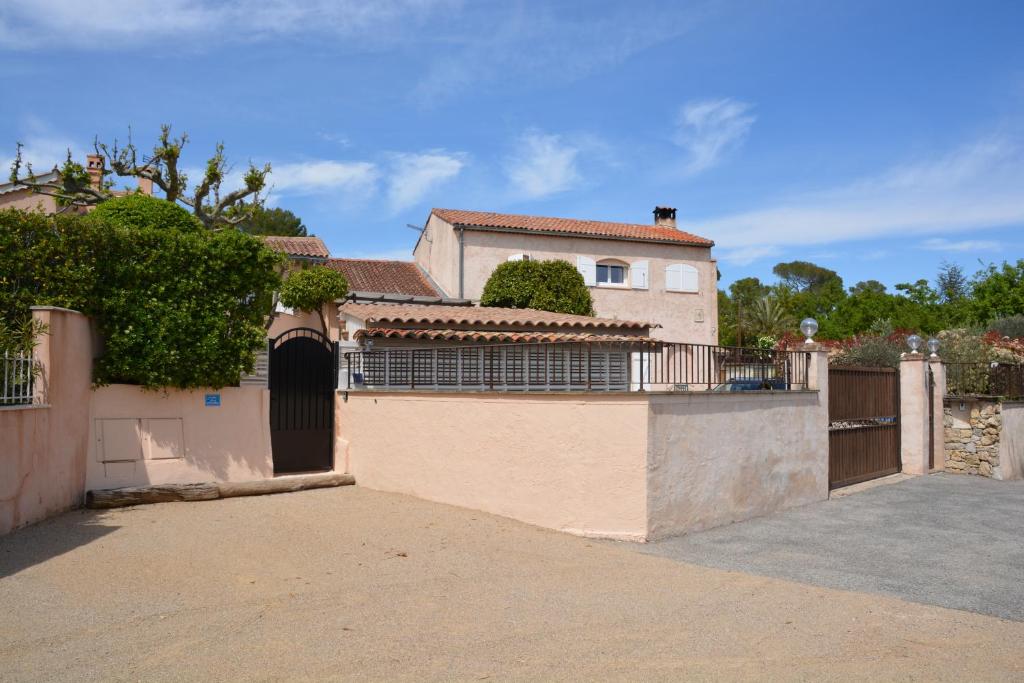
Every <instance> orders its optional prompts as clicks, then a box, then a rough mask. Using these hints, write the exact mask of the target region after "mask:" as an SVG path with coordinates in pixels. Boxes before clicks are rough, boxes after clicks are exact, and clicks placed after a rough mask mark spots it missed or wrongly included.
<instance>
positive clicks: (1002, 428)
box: [943, 397, 1024, 479]
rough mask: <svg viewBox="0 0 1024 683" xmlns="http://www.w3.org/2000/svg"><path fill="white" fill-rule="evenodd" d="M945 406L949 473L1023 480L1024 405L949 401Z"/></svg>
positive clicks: (1008, 402) (966, 398)
mask: <svg viewBox="0 0 1024 683" xmlns="http://www.w3.org/2000/svg"><path fill="white" fill-rule="evenodd" d="M944 404H945V405H944V416H943V425H944V427H945V430H944V434H945V456H946V457H945V461H946V462H945V465H946V467H945V469H946V471H947V472H950V473H953V474H978V475H981V476H983V477H992V478H993V479H1020V478H1022V476H1024V403H1022V402H1020V401H1005V402H1002V401H998V400H994V399H985V398H975V397H962V398H961V397H950V398H947V399H946V400H945V402H944Z"/></svg>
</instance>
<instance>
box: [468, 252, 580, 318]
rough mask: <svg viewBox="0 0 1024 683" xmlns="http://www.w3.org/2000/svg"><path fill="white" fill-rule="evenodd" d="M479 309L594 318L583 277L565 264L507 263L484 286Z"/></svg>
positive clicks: (543, 262)
mask: <svg viewBox="0 0 1024 683" xmlns="http://www.w3.org/2000/svg"><path fill="white" fill-rule="evenodd" d="M480 305H481V306H496V307H502V308H534V309H537V310H540V311H553V312H556V313H573V314H576V315H594V304H593V301H592V300H591V298H590V290H589V289H587V285H586V283H584V281H583V276H582V275H580V274H579V271H577V270H576V269H575V268H574V267H573V266H572V264H570V263H568V262H567V261H508V262H506V263H502V264H501V265H499V266H498V267H497V268H495V269H494V272H493V273H491V277H490V278H489V279H488V280H487V284H486V285H484V291H483V295H482V296H481V298H480Z"/></svg>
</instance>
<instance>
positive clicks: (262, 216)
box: [237, 207, 307, 237]
mask: <svg viewBox="0 0 1024 683" xmlns="http://www.w3.org/2000/svg"><path fill="white" fill-rule="evenodd" d="M237 227H238V229H239V230H241V231H242V232H246V233H249V234H250V235H284V236H287V237H305V236H306V234H307V233H306V226H305V225H303V224H302V219H301V218H299V217H298V216H296V215H295V214H294V213H292V212H291V211H289V210H288V209H281V208H276V207H275V208H273V209H268V208H265V207H255V208H253V209H250V210H248V215H247V216H246V217H245V218H244V219H243V220H242V221H241V222H240V223H238V226H237Z"/></svg>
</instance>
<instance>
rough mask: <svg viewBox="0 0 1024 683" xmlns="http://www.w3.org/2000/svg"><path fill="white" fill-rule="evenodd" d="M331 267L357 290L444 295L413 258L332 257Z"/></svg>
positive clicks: (350, 287) (330, 260)
mask: <svg viewBox="0 0 1024 683" xmlns="http://www.w3.org/2000/svg"><path fill="white" fill-rule="evenodd" d="M326 265H327V267H328V268H333V269H334V270H337V271H340V272H342V273H343V274H344V275H345V279H346V280H348V288H349V290H350V291H353V292H376V293H382V294H406V295H409V296H429V297H440V296H441V292H438V291H437V289H435V288H434V286H433V285H432V284H431V283H430V281H429V280H428V279H427V277H426V275H424V274H423V271H422V270H420V267H419V266H418V265H416V264H415V263H414V262H412V261H384V260H376V259H355V258H332V259H329V260H328V261H327V264H326Z"/></svg>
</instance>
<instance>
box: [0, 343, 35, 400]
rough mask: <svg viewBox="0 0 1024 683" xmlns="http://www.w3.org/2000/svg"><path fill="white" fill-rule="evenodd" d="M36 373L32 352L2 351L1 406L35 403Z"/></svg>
mask: <svg viewBox="0 0 1024 683" xmlns="http://www.w3.org/2000/svg"><path fill="white" fill-rule="evenodd" d="M36 374H37V372H36V363H35V360H34V359H33V358H32V356H31V355H30V354H22V353H8V352H0V407H3V406H21V405H29V404H32V403H34V402H35V400H36V392H35V381H36Z"/></svg>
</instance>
